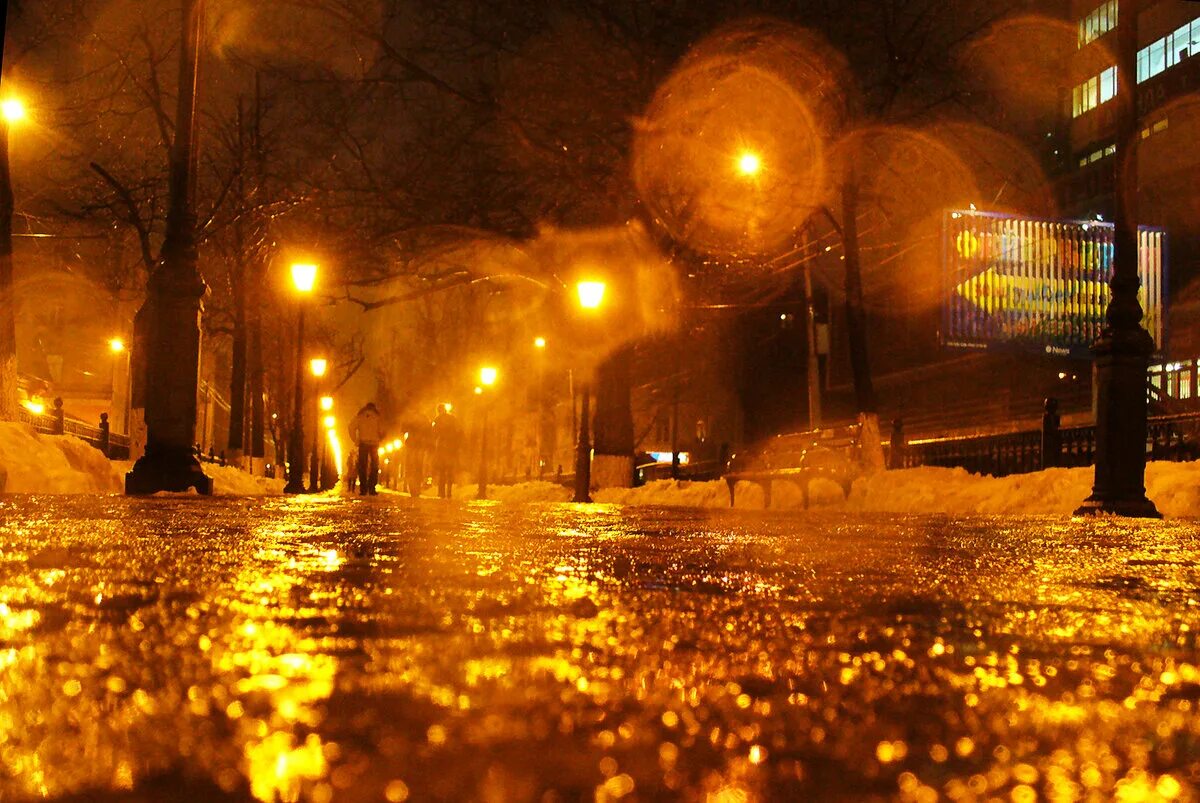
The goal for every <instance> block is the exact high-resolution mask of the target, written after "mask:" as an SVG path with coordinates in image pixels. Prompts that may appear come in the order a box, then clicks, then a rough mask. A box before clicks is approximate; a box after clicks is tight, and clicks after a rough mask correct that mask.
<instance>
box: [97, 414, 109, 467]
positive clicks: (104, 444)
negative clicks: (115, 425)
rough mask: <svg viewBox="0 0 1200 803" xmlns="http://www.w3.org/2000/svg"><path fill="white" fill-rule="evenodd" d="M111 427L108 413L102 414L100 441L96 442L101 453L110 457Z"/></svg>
mask: <svg viewBox="0 0 1200 803" xmlns="http://www.w3.org/2000/svg"><path fill="white" fill-rule="evenodd" d="M108 441H109V429H108V413H101V414H100V442H99V443H98V444H96V445H97V446H98V447H99V448H100V454H102V455H104V456H105V457H109V453H108Z"/></svg>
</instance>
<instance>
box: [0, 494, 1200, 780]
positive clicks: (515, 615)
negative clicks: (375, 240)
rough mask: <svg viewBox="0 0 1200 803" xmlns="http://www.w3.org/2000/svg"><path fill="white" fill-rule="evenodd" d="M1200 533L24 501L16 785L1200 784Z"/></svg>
mask: <svg viewBox="0 0 1200 803" xmlns="http://www.w3.org/2000/svg"><path fill="white" fill-rule="evenodd" d="M1198 558H1200V527H1198V526H1197V525H1196V524H1194V523H1189V522H1179V521H1175V522H1167V523H1163V522H1153V523H1147V522H1125V521H1115V520H1113V521H1103V520H1102V521H1088V522H1072V521H1067V520H1064V519H1016V518H974V519H966V520H949V519H946V518H941V517H925V518H922V517H910V518H886V517H862V516H860V517H844V516H832V515H830V516H819V515H772V514H750V513H728V512H703V511H686V510H654V509H621V508H617V507H609V506H602V505H598V506H586V507H580V506H573V505H547V506H524V507H523V506H516V505H500V504H487V503H483V504H469V505H468V504H457V503H455V504H439V503H437V502H433V501H429V502H421V503H419V504H415V505H414V504H411V503H410V502H409V501H408V500H401V501H396V500H395V499H394V498H392V499H390V500H385V499H369V500H359V499H347V500H331V499H271V500H233V499H224V500H204V499H161V500H126V499H123V498H119V497H93V498H83V497H78V498H42V499H31V498H20V497H6V498H5V499H4V501H0V800H24V799H32V798H44V797H49V798H71V799H88V800H117V799H138V800H156V799H171V798H176V799H191V800H220V799H227V798H228V799H258V800H264V801H270V800H283V801H294V800H317V801H326V800H389V801H402V800H408V799H411V800H428V799H441V800H467V799H479V800H497V801H502V800H542V801H555V800H563V801H567V800H580V799H588V800H593V799H594V800H618V799H624V800H637V799H642V800H646V799H680V800H697V801H698V800H705V801H725V802H728V803H732V802H733V801H751V800H762V799H829V800H833V799H845V798H848V797H849V798H863V797H877V798H893V797H899V798H903V799H912V800H934V799H936V798H937V797H939V796H940V797H943V798H948V799H953V800H973V799H987V798H993V797H994V798H998V799H1000V798H1003V799H1008V800H1016V801H1022V800H1033V799H1035V797H1050V798H1053V799H1079V798H1088V797H1098V798H1112V797H1121V798H1124V799H1196V797H1197V790H1198V789H1200V715H1197V712H1196V711H1195V710H1194V709H1195V708H1196V707H1197V706H1198V705H1200V651H1198V650H1197V635H1196V634H1197V629H1198V628H1200V564H1198Z"/></svg>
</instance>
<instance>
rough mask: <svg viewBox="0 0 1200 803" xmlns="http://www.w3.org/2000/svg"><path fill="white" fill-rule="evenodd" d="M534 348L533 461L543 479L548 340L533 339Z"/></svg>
mask: <svg viewBox="0 0 1200 803" xmlns="http://www.w3.org/2000/svg"><path fill="white" fill-rule="evenodd" d="M533 348H534V350H535V351H536V352H537V353H536V354H535V355H534V358H535V360H536V361H537V370H535V371H534V380H533V381H534V397H533V398H534V421H533V430H534V435H535V437H534V444H535V446H534V450H535V452H534V456H533V459H534V461H535V462H536V463H537V477H538V480H541V479H542V476H543V474H544V473H545V471H546V461H545V460H544V459H543V455H542V450H543V449H544V448H545V444H544V442H543V434H544V433H543V431H542V430H543V429H545V426H544V419H545V417H546V338H544V337H535V338H534V339H533Z"/></svg>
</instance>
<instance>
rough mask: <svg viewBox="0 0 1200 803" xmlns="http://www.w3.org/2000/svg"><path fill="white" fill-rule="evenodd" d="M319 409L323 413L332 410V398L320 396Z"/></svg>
mask: <svg viewBox="0 0 1200 803" xmlns="http://www.w3.org/2000/svg"><path fill="white" fill-rule="evenodd" d="M321 409H322V410H324V411H325V412H329V411H330V410H332V409H333V397H332V396H322V397H321Z"/></svg>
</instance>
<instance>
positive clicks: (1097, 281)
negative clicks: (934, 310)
mask: <svg viewBox="0 0 1200 803" xmlns="http://www.w3.org/2000/svg"><path fill="white" fill-rule="evenodd" d="M942 224H943V235H944V236H943V243H942V264H943V269H944V278H945V285H944V295H943V309H942V330H941V333H940V337H941V342H942V344H943V345H944V346H947V347H950V348H963V349H990V348H999V347H1005V348H1017V349H1021V350H1027V351H1035V352H1039V353H1042V354H1051V355H1057V356H1071V357H1088V356H1090V348H1091V344H1092V343H1093V342H1094V341H1095V340H1096V338H1097V337H1099V336H1100V331H1101V329H1102V328H1103V326H1104V313H1105V310H1106V309H1107V308H1108V299H1109V295H1110V291H1109V287H1108V282H1109V280H1110V279H1111V278H1112V270H1113V265H1112V259H1113V225H1112V224H1111V223H1105V222H1102V221H1082V220H1074V221H1061V220H1041V219H1036V218H1025V217H1016V216H1012V215H1004V214H997V213H991V212H978V211H975V210H950V211H947V212H946V213H945V215H944V217H943V221H942ZM1138 242H1139V258H1138V274H1139V276H1140V277H1141V281H1142V286H1141V290H1140V291H1139V293H1138V298H1139V300H1140V301H1141V304H1142V309H1143V310H1144V313H1145V314H1144V317H1143V319H1142V325H1143V326H1144V327H1145V328H1146V330H1147V331H1149V332H1150V335H1151V336H1152V337H1153V338H1154V342H1155V344H1156V345H1157V347H1158V349H1159V350H1160V351H1161V349H1162V344H1163V335H1164V331H1163V321H1164V317H1163V303H1164V298H1165V292H1166V291H1165V287H1166V281H1165V276H1166V270H1165V263H1166V248H1167V236H1166V233H1165V232H1164V231H1162V230H1161V229H1151V228H1145V227H1142V228H1139V230H1138Z"/></svg>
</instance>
